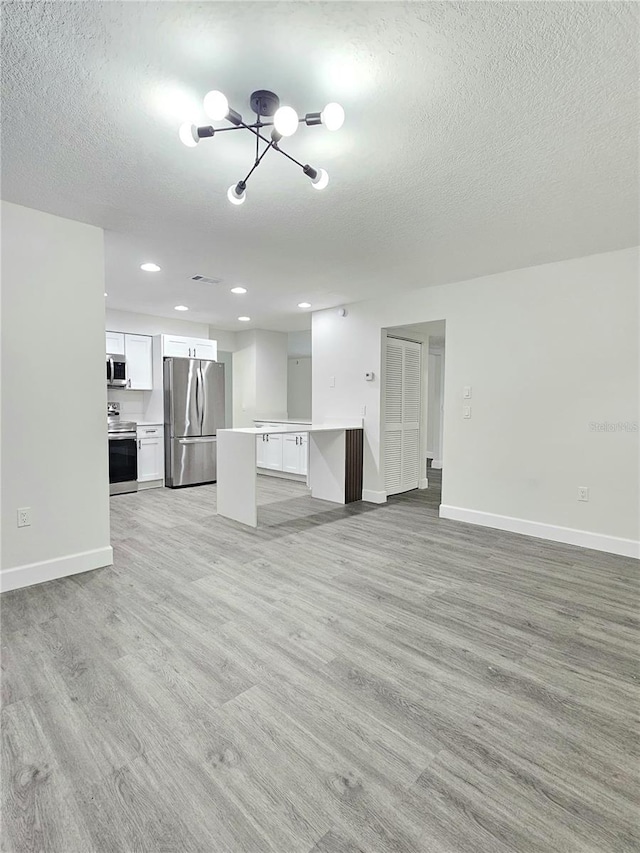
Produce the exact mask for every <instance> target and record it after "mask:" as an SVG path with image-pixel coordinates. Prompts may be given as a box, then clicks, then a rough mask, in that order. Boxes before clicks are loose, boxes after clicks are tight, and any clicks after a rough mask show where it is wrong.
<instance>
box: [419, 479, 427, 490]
mask: <svg viewBox="0 0 640 853" xmlns="http://www.w3.org/2000/svg"><path fill="white" fill-rule="evenodd" d="M418 488H419V489H428V488H429V481H428V480H427V478H426V477H422V478H421V479H420V480H418Z"/></svg>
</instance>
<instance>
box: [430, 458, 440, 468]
mask: <svg viewBox="0 0 640 853" xmlns="http://www.w3.org/2000/svg"><path fill="white" fill-rule="evenodd" d="M431 467H432V468H442V459H432V462H431Z"/></svg>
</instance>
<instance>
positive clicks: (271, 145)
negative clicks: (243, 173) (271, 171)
mask: <svg viewBox="0 0 640 853" xmlns="http://www.w3.org/2000/svg"><path fill="white" fill-rule="evenodd" d="M274 147H275V142H273V141H271V142H269V144H268V145H267V147H266V148H265V149H264V151H263V152H262V154H261V155H260V156H259V157H258V159H257V160H256V162H255V163H254V164H253V166H252V167H251V169H250V170H249V174H248V175H247V177H246V178H245V179H244V180H243V182H242V183H243V184H246V183H247V181H248V180H249V178H250V177H251V175H252V174H253V172H254V171H255V170H256V169H257V168H258V166H259V165H260V163H261V162H262V158H263V157H264V155H265V154H266V153H267V151H268V150H269V149H270V148H274Z"/></svg>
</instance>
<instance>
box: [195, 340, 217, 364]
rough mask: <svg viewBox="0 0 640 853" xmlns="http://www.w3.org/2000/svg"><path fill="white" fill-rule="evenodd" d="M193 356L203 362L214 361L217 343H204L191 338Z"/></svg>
mask: <svg viewBox="0 0 640 853" xmlns="http://www.w3.org/2000/svg"><path fill="white" fill-rule="evenodd" d="M192 344H193V354H194V356H195V357H196V358H202V359H204V360H205V361H216V359H217V358H218V342H217V341H205V340H200V339H199V338H192Z"/></svg>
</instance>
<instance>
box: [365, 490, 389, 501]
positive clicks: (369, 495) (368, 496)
mask: <svg viewBox="0 0 640 853" xmlns="http://www.w3.org/2000/svg"><path fill="white" fill-rule="evenodd" d="M362 500H363V501H366V502H367V503H370V504H386V502H387V493H386V492H376V491H374V490H373V489H363V490H362Z"/></svg>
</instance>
